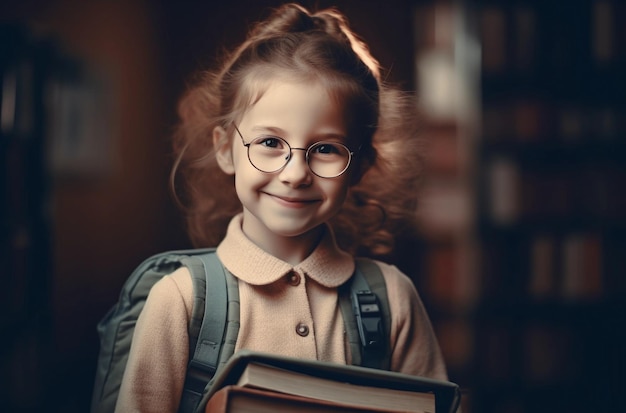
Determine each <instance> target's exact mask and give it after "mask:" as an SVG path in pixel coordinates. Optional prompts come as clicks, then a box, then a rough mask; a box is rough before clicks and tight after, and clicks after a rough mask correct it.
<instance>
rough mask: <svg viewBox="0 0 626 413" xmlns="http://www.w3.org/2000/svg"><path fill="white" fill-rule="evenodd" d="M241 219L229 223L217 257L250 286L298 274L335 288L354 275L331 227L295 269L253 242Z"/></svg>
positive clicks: (347, 256)
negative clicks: (245, 231) (246, 233)
mask: <svg viewBox="0 0 626 413" xmlns="http://www.w3.org/2000/svg"><path fill="white" fill-rule="evenodd" d="M242 220H243V215H242V214H238V215H236V216H235V217H234V218H233V219H232V220H231V221H230V224H229V225H228V230H227V232H226V237H225V238H224V239H223V240H222V242H221V243H220V245H219V246H218V247H217V255H218V257H219V258H220V260H221V261H222V264H223V265H224V267H226V268H227V269H228V270H229V271H230V272H231V273H232V274H233V275H235V276H236V277H237V278H239V279H241V280H243V281H245V282H247V283H248V284H253V285H265V284H270V283H273V282H275V281H277V280H279V279H280V278H282V277H284V276H286V275H287V274H289V273H290V272H291V271H296V272H298V273H300V274H304V275H306V276H308V277H311V278H312V279H313V280H315V281H316V282H318V283H319V284H321V285H323V286H325V287H329V288H335V287H338V286H340V285H341V284H343V283H345V282H346V281H347V280H348V279H349V278H350V276H351V275H352V273H353V272H354V259H353V258H352V256H350V255H349V254H348V253H346V252H344V251H342V250H341V249H339V247H338V246H337V243H336V242H335V236H334V233H333V231H332V228H331V227H330V226H327V228H326V231H325V232H324V236H323V237H322V240H321V241H320V243H319V245H318V246H317V247H316V248H315V250H313V252H312V253H311V255H309V256H308V257H307V258H305V259H304V261H302V262H301V263H300V264H298V265H296V266H292V265H291V264H289V263H287V262H285V261H282V260H280V259H278V258H276V257H274V256H273V255H270V254H268V253H267V252H265V251H264V250H262V249H261V248H259V247H258V246H257V245H256V244H254V243H253V242H252V241H250V239H249V238H248V237H247V236H246V235H245V234H244V233H243V230H242V229H241V224H242Z"/></svg>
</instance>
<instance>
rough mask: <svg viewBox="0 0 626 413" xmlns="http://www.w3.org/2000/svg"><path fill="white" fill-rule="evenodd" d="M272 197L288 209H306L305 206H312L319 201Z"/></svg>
mask: <svg viewBox="0 0 626 413" xmlns="http://www.w3.org/2000/svg"><path fill="white" fill-rule="evenodd" d="M268 195H269V194H268ZM270 197H271V198H272V199H274V200H276V201H277V202H278V203H279V204H281V205H285V206H288V207H304V206H307V205H311V204H314V203H316V202H318V200H317V199H304V198H290V197H282V196H278V195H270Z"/></svg>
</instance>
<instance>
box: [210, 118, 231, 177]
mask: <svg viewBox="0 0 626 413" xmlns="http://www.w3.org/2000/svg"><path fill="white" fill-rule="evenodd" d="M213 147H214V148H215V157H216V159H217V163H218V165H219V166H220V168H221V169H222V171H224V173H226V174H228V175H234V174H235V164H234V163H233V145H232V144H231V142H230V140H229V139H228V133H226V131H225V130H224V128H222V127H221V126H216V127H215V128H214V129H213Z"/></svg>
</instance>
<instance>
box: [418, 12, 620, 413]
mask: <svg viewBox="0 0 626 413" xmlns="http://www.w3.org/2000/svg"><path fill="white" fill-rule="evenodd" d="M417 16H419V17H417ZM425 16H426V17H425ZM428 16H430V19H428ZM446 16H447V17H446ZM425 20H427V21H430V22H434V23H431V25H430V26H429V24H428V23H425ZM445 22H448V24H447V25H445V26H444V24H445ZM433 25H434V26H435V27H433ZM437 25H439V27H436V26H437ZM415 26H416V29H417V30H416V33H417V36H418V37H417V40H416V44H417V46H418V47H417V55H418V60H417V61H416V68H417V71H418V72H419V71H420V70H422V69H423V68H424V67H428V65H424V64H423V62H424V56H428V55H432V54H433V53H439V54H442V53H443V54H446V53H447V54H448V55H449V57H450V59H449V60H450V62H451V63H450V64H451V65H452V66H451V69H449V71H451V72H452V73H453V74H454V76H452V77H451V78H450V79H449V80H450V81H451V82H453V84H454V86H455V88H454V89H455V92H454V93H455V95H453V96H452V97H449V98H448V100H452V101H454V100H455V99H457V100H458V99H461V100H462V101H463V100H464V102H465V104H462V105H460V106H459V104H458V103H456V104H454V105H448V107H449V111H448V113H447V116H444V117H443V118H442V117H441V116H440V111H437V110H433V107H434V108H435V109H436V106H433V105H430V106H429V102H430V101H434V100H433V99H429V98H428V97H427V98H426V99H422V101H421V104H422V105H424V106H425V107H426V110H425V111H426V128H425V129H426V131H427V132H428V133H429V138H431V140H433V143H432V144H431V151H430V153H429V156H430V165H429V171H428V173H427V176H426V179H425V180H426V185H425V187H426V189H425V190H424V193H423V197H422V205H421V208H422V209H421V210H420V214H421V215H420V216H421V220H422V222H423V224H422V228H423V236H424V237H425V239H426V240H427V242H426V247H425V248H426V250H427V252H426V254H425V255H426V260H425V261H426V263H425V264H424V274H425V276H424V277H422V279H420V280H419V282H418V286H419V287H420V288H421V289H422V290H423V294H422V295H423V296H425V297H426V298H425V301H426V304H427V306H428V307H429V309H430V311H431V314H432V316H433V324H434V325H435V328H436V331H437V334H438V337H439V340H440V343H441V347H442V350H443V352H444V356H446V359H447V360H448V364H449V370H450V371H449V372H450V376H451V379H453V380H455V381H457V382H458V383H459V384H461V386H462V387H464V388H467V389H468V394H469V396H468V398H469V401H468V405H467V409H466V410H464V411H472V412H481V413H489V412H494V413H495V412H498V413H500V412H502V413H508V412H531V411H532V412H553V411H569V412H587V411H594V412H623V411H626V402H625V401H624V400H623V397H622V396H621V393H622V390H623V388H625V387H626V352H625V351H624V345H623V343H624V339H625V338H626V333H625V329H624V327H625V325H624V324H625V323H624V320H625V316H626V311H625V310H626V304H625V303H626V277H624V275H623V269H624V268H626V192H625V191H624V189H623V188H624V182H626V75H625V74H626V3H624V2H621V1H617V0H574V1H570V2H556V1H547V2H541V1H532V0H518V1H511V2H509V1H496V0H492V1H480V2H426V3H423V2H422V3H420V6H419V7H417V9H416V23H415ZM442 26H443V28H442ZM446 29H447V32H448V34H447V35H445V36H443V37H446V36H447V40H445V41H442V40H441V37H442V35H439V40H437V34H436V33H438V32H446ZM476 49H478V50H479V52H478V53H476ZM426 79H428V78H427V77H426V78H423V77H421V76H420V78H419V79H418V82H417V84H418V91H420V90H419V89H420V87H422V86H423V85H424V81H425V80H426ZM426 81H427V80H426ZM430 83H431V84H432V83H433V82H432V81H431V82H430ZM425 89H426V90H425V92H427V94H428V93H429V89H430V87H429V86H426V87H425ZM420 92H424V90H421V91H420ZM468 96H469V97H468ZM472 103H473V104H474V105H475V106H476V108H477V109H476V110H474V111H472V110H468V109H467V108H465V107H464V106H465V105H467V104H470V105H471V104H472ZM442 147H445V150H438V149H437V148H442ZM439 152H441V153H439ZM437 186H440V187H439V189H437V190H435V189H429V188H435V187H437ZM445 203H448V204H452V206H450V205H447V206H442V205H443V204H445ZM431 205H435V206H436V207H432V206H431ZM445 214H452V215H453V216H452V217H447V218H446V217H445Z"/></svg>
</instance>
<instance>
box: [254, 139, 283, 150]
mask: <svg viewBox="0 0 626 413" xmlns="http://www.w3.org/2000/svg"><path fill="white" fill-rule="evenodd" d="M252 144H253V145H258V146H260V147H263V148H268V149H283V148H284V147H285V142H284V141H283V140H282V139H281V138H278V137H276V136H260V137H258V138H256V139H255V140H254V142H252Z"/></svg>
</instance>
